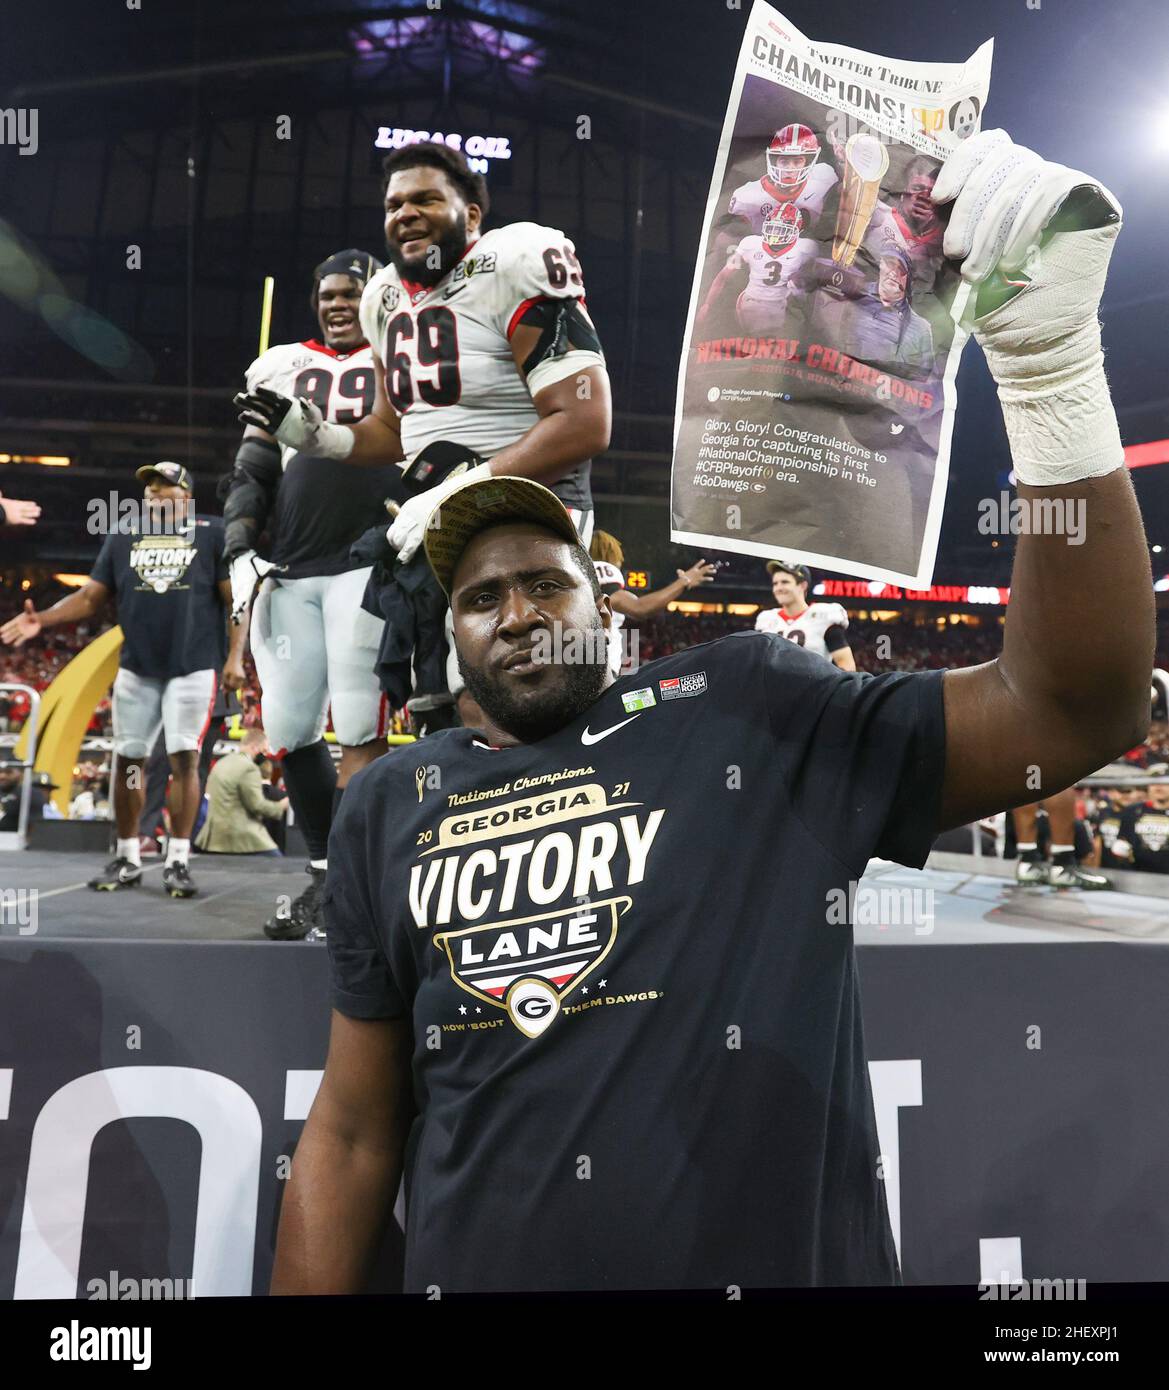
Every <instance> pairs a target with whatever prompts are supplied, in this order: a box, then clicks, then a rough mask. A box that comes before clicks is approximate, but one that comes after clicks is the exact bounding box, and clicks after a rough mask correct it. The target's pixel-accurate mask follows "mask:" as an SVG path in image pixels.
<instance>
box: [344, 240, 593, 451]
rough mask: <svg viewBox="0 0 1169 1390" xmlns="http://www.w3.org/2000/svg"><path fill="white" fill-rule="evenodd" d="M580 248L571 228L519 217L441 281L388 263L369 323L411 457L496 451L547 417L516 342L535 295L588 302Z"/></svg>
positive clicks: (366, 305) (365, 306)
mask: <svg viewBox="0 0 1169 1390" xmlns="http://www.w3.org/2000/svg"><path fill="white" fill-rule="evenodd" d="M584 293H585V290H584V279H583V277H582V274H581V268H580V262H579V261H578V260H577V258H576V249H575V247H574V246H573V244H572V242H571V241H570V240H569V238H568V237H566V236H565V235H564V233H563V232H561V231H558V230H557V229H556V228H554V227H542V226H540V225H539V224H538V223H535V222H513V223H511V224H510V225H509V226H506V227H498V228H496V229H495V230H494V231H490V232H487V233H485V234H484V235H483V236H481V237H479V238H478V240H476V241H474V242H472V243H471V245H470V246H469V247H468V248H467V250H466V252H465V253H464V255H463V257H462V259H461V260H460V261H459V262H458V264H457V265H455V266H454V267H453V268H452V269H451V271H450V272H449V273H448V274H447V275H445V276H444V277H443V279H442V280H440V281H439V282H438V284H437V285H434V286H431V287H430V288H425V287H423V286H420V285H414V284H411V283H404V282H403V281H402V279H401V277H400V276H399V274H398V271H397V270H396V268H395V267H394V266H392V265H388V266H386V267H385V269H384V270H380V271H379V272H378V273H377V274H376V275H375V276H374V277H373V279H372V280H370V282H369V284H368V285H366V287H365V292H364V294H363V295H362V299H361V325H362V330H363V331H364V333H365V335H366V337H367V338H368V339H369V341H370V342H371V343H372V344H373V345H374V350H375V351H376V352H377V355H378V357H380V359H381V361H382V364H383V366H384V368H385V386H386V395H387V397H388V398H389V402H390V404H391V405H392V406H393V407H394V409H395V410H396V411H397V412H398V414H399V415H400V416H401V417H402V446H403V450H404V452H405V455H406V458H407V459H412V458H413V457H414V455H415V454H417V453H418V451H419V450H420V449H423V448H425V446H426V445H427V444H430V443H432V442H433V441H434V440H436V439H450V440H456V441H457V442H458V443H460V444H464V445H466V446H467V447H468V448H469V449H474V450H475V452H476V453H478V454H480V455H481V456H482V457H483V458H490V457H491V456H492V455H493V454H497V453H499V451H500V450H501V449H505V448H506V447H507V446H508V445H509V444H514V443H515V441H516V440H517V439H519V438H520V437H521V435H523V434H524V433H526V431H527V430H529V429H531V427H532V426H533V425H534V424H535V423H536V421H537V419H538V418H539V417H538V415H537V413H536V407H535V406H534V405H533V403H532V396H531V392H530V391H529V390H528V387H527V385H526V384H525V382H524V380H523V378H522V377H521V376H520V373H519V371H518V369H517V367H516V364H515V359H514V358H513V357H512V355H511V344H510V339H511V336H512V333H513V332H514V331H515V328H516V325H517V324H518V322H519V319H520V316H521V314H522V313H523V311H524V310H525V309H526V308H527V307H528V305H529V304H530V303H531V301H532V300H535V299H578V300H581V301H582V302H583V299H584Z"/></svg>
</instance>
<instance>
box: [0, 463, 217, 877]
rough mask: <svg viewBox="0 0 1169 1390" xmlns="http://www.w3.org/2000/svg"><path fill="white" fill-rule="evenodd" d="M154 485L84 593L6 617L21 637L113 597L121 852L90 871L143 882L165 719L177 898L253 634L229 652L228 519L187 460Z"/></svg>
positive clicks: (113, 537)
mask: <svg viewBox="0 0 1169 1390" xmlns="http://www.w3.org/2000/svg"><path fill="white" fill-rule="evenodd" d="M135 477H137V478H138V479H139V481H141V482H144V483H145V484H146V491H145V498H144V504H143V507H142V512H141V523H140V524H139V525H137V526H134V527H128V528H126V529H121V528H111V530H110V531H109V534H108V535H107V536H106V539H105V542H104V543H103V545H102V548H101V551H100V553H99V554H98V557H97V562H96V564H95V565H94V567H93V571H92V573H91V574H90V577H89V579H88V580H87V581H86V582H85V584H83V585H82V587H81V588H80V589H78V590H77V592H76V593H73V594H70V595H69V596H68V598H64V599H62V600H61V601H60V603H55V604H54V605H53V606H52V607H51V608H48V609H46V610H45V611H44V612H41V613H38V612H37V611H36V610H35V608H34V606H33V604H32V603H31V602H29V603H26V604H25V611H24V612H23V613H21V614H20V615H19V616H18V617H15V618H13V619H12V620H11V621H10V622H8V623H6V624H5V625H4V627H3V628H0V640H3V641H4V642H9V643H12V644H13V645H15V646H20V645H22V644H23V643H24V642H27V641H28V640H29V639H30V638H32V637H35V636H36V635H37V633H39V632H40V631H41V630H42V629H43V628H47V627H56V626H57V625H58V624H59V623H76V622H84V621H86V620H88V619H90V618H92V617H93V616H94V614H96V613H97V612H99V611H100V610H101V608H102V606H103V605H104V604H105V602H106V600H107V599H108V598H110V597H111V595H112V596H113V598H114V601H115V604H116V606H117V612H118V621H119V623H120V624H121V628H122V635H123V640H122V653H121V663H120V665H119V668H118V675H117V678H116V679H115V681H114V691H113V700H112V706H113V710H112V712H113V724H114V752H115V753H116V755H117V759H118V777H117V780H116V782H115V783H114V817H115V820H116V822H117V831H118V843H117V849H116V852H115V854H114V858H113V859H112V860H111V861H110V863H109V864H107V865H106V867H105V869H104V870H103V871H102V872H101V873H100V874H98V875H96V876H95V877H94V878H92V879H91V880H90V882H89V886H90V887H91V888H96V889H103V890H106V891H114V890H116V889H120V888H132V887H135V886H136V885H137V884H139V883H140V882H141V879H142V861H141V858H140V854H139V845H138V818H139V816H140V815H141V813H142V803H143V800H144V798H145V795H146V781H145V775H144V765H145V763H146V760H147V759H148V758H149V756H150V750H151V749H152V748H153V746H154V742H155V739H156V738H157V737H158V733H159V730H160V729H161V730H162V732H163V735H164V737H165V740H166V751H167V757H168V759H169V761H170V769H171V789H170V798H169V807H170V823H171V833H170V837H169V839H168V841H167V851H166V865H165V867H164V869H163V875H162V882H163V886H164V888H165V889H166V891H167V893H168V894H169V895H170V896H171V897H172V898H189V897H192V896H194V894H195V891H196V889H195V885H194V883H193V882H192V880H191V875H190V870H189V868H188V859H189V855H190V849H191V830H192V827H193V826H194V824H195V816H196V814H197V812H198V809H199V801H200V796H201V793H200V789H199V750H200V748H201V747H202V743H203V738H204V735H205V734H206V732H207V726H208V724H209V722H210V718H211V708H212V706H213V705H214V703H215V695H216V689H217V685H218V680H219V673H220V669H221V668H222V669H223V679H224V684H225V685H228V686H229V687H230V688H232V689H236V688H238V686H239V685H240V683H241V681H242V668H241V666H240V661H239V658H240V653H241V649H242V644H243V633H242V630H241V631H237V632H236V633H234V634H233V636H232V640H231V652H230V655H229V653H228V636H227V615H228V610H229V608H230V604H231V586H230V585H229V583H228V578H227V566H226V565H225V563H224V560H223V526H222V523H221V522H220V521H219V520H218V519H217V518H214V517H200V516H196V515H195V500H194V495H193V486H192V482H191V475H190V474H189V473H188V472H187V470H186V469H185V468H184V467H183V466H182V465H181V464H179V463H171V462H164V463H157V464H151V465H147V466H146V467H144V468H139V469H138V471H137V473H136V474H135Z"/></svg>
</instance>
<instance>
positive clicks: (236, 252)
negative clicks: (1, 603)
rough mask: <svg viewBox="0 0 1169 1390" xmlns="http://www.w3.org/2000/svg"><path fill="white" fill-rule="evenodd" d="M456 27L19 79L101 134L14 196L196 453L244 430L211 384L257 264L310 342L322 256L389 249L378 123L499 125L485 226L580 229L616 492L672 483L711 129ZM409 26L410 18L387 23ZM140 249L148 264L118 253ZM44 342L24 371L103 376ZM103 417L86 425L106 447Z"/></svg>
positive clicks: (283, 320) (532, 46)
mask: <svg viewBox="0 0 1169 1390" xmlns="http://www.w3.org/2000/svg"><path fill="white" fill-rule="evenodd" d="M511 8H512V10H513V11H515V12H518V10H519V9H520V8H521V7H511ZM523 8H526V9H527V10H528V11H529V12H530V11H531V8H532V7H530V6H529V7H523ZM414 9H416V10H418V9H421V10H423V11H424V10H425V7H424V6H423V7H417V6H416V7H414ZM454 9H455V10H456V11H457V9H458V7H454ZM334 18H337V16H334ZM341 18H343V19H344V20H345V22H346V23H350V22H352V24H353V25H354V26H357V25H359V24H360V23H364V24H365V25H366V26H367V28H366V29H365V30H364V31H362V32H364V33H368V32H369V30H368V25H369V24H370V23H371V22H373V21H371V19H370V12H368V11H367V12H364V13H363V15H361V16H357V15H353V14H350V15H346V16H342V17H341ZM503 18H504V27H505V28H506V29H509V30H510V29H512V28H521V29H524V30H526V32H525V33H524V35H523V37H524V38H525V39H527V40H529V42H528V43H527V46H526V47H523V48H522V52H523V53H524V54H527V55H529V56H533V55H539V57H540V59H541V61H543V59H544V58H545V57H546V56H547V55H548V54H549V53H550V52H552V51H554V47H555V45H554V44H553V43H552V41H551V40H552V38H553V37H554V36H552V35H548V34H546V33H544V32H543V31H540V30H537V29H535V28H533V27H532V25H531V24H526V25H525V23H524V21H523V19H522V17H521V16H519V15H518V13H513V14H512V15H511V16H504V17H503ZM394 23H396V24H398V25H399V26H401V25H404V24H406V23H407V20H405V19H401V18H398V19H395V20H394ZM444 23H445V28H444V30H443V32H442V34H441V35H438V34H437V33H436V34H435V35H434V36H432V41H429V42H425V43H415V42H411V43H407V42H400V43H396V42H386V43H384V44H383V45H382V46H381V47H380V48H378V49H377V50H376V51H374V52H371V53H367V54H365V55H363V56H361V57H358V58H355V57H354V56H353V52H352V50H351V49H347V50H330V49H320V50H317V51H316V52H314V53H311V54H308V53H300V54H288V55H280V56H278V57H277V58H272V57H271V56H270V57H269V58H267V59H264V60H260V61H259V62H255V61H252V62H250V63H248V62H236V61H234V60H228V61H224V62H222V63H217V62H216V61H214V60H213V61H209V62H207V63H205V64H203V65H201V66H200V68H199V69H198V70H197V75H198V78H199V80H198V81H197V82H195V81H194V80H193V79H194V77H195V76H196V71H195V70H194V69H190V68H188V69H186V70H180V69H177V68H175V67H172V66H169V65H164V66H160V67H158V68H156V69H155V70H154V71H153V72H149V73H147V72H143V71H137V72H133V73H130V74H128V75H127V76H126V78H125V80H124V81H120V80H119V78H118V76H117V74H109V75H107V76H104V77H102V78H100V79H96V80H89V79H83V80H82V81H81V82H79V83H77V84H74V85H73V86H72V87H71V86H70V84H68V83H62V84H56V86H55V87H54V89H53V90H49V89H48V88H45V89H43V90H42V91H41V92H40V94H37V93H36V92H35V91H34V89H32V88H30V89H29V91H28V94H27V95H28V96H29V97H30V98H31V97H32V96H33V95H36V96H37V100H38V101H40V102H42V104H43V105H45V106H48V105H50V104H52V103H54V102H76V101H78V100H80V99H81V98H82V97H83V96H84V104H85V105H86V106H87V107H89V108H90V111H89V116H88V118H87V120H86V121H85V123H84V124H83V125H82V126H80V127H75V128H81V129H84V130H86V131H87V132H88V134H87V135H86V136H85V137H84V138H75V139H72V140H70V141H69V142H68V143H67V144H64V145H59V146H56V147H53V146H49V147H46V146H45V145H44V144H42V149H41V151H40V157H39V158H38V159H36V160H29V161H24V160H15V161H8V163H7V170H6V172H7V179H6V182H7V185H8V187H7V188H6V189H5V197H4V201H5V204H6V206H7V207H9V208H12V209H17V210H18V215H17V216H15V217H14V218H13V221H14V222H15V224H16V226H17V229H18V232H19V234H20V235H21V237H22V238H23V239H24V240H25V241H26V243H27V244H28V245H29V246H30V247H31V248H33V249H34V250H35V251H36V252H37V253H38V254H39V255H40V256H41V257H42V258H43V259H44V261H46V262H47V263H48V264H49V265H51V266H52V267H53V269H54V270H55V271H56V273H57V275H58V276H59V278H60V279H61V281H62V282H63V283H64V284H65V285H66V287H67V289H68V291H69V293H70V294H71V295H72V296H73V297H74V298H75V299H76V300H78V301H79V302H81V303H84V304H86V305H87V306H89V308H91V309H93V310H96V311H97V312H98V313H100V314H102V315H103V316H105V317H106V318H108V319H109V320H111V321H112V322H113V323H115V324H117V325H118V326H119V327H120V328H121V329H123V330H124V331H125V332H126V333H127V334H128V335H129V336H130V337H131V338H133V339H134V340H135V341H136V342H138V343H140V344H142V345H143V347H144V348H145V349H146V350H147V352H148V353H150V354H151V356H152V358H153V360H154V361H155V364H156V371H155V376H154V382H155V384H157V385H162V386H170V387H173V388H176V390H175V395H174V396H173V397H172V398H171V407H172V409H170V410H167V411H166V412H165V413H166V415H167V416H168V418H170V419H171V421H172V424H173V427H174V428H176V429H180V428H181V429H182V432H183V434H184V436H185V439H186V442H187V443H188V444H189V445H190V448H191V451H192V455H193V458H195V459H196V460H197V459H198V456H199V455H200V454H201V453H203V452H204V451H205V450H210V449H215V450H216V451H218V453H219V456H220V457H222V449H223V447H224V443H225V441H226V439H227V438H228V437H229V436H231V435H233V434H234V432H235V431H234V422H233V421H231V419H230V412H229V411H228V410H226V409H224V411H223V413H222V414H221V415H219V416H218V419H217V418H216V416H217V412H218V402H217V400H216V398H215V396H214V394H213V392H214V389H215V388H227V387H229V386H230V385H231V384H233V383H234V382H235V381H236V380H237V378H238V374H239V372H240V371H241V370H242V368H243V367H244V366H245V365H246V363H247V361H248V360H249V359H250V357H251V356H252V355H253V354H254V349H255V338H256V326H257V320H258V311H259V291H260V284H261V280H262V278H263V276H264V275H266V274H271V275H274V276H275V277H276V281H277V294H276V312H275V319H274V323H273V340H274V341H281V340H282V339H283V340H287V339H288V338H290V337H293V338H294V337H299V336H301V335H302V334H305V333H307V332H310V331H311V329H312V325H311V321H310V320H309V318H308V314H307V306H306V303H305V287H306V285H307V280H308V276H309V271H310V267H311V266H312V265H313V264H315V263H316V261H318V260H319V259H320V258H321V257H322V256H323V255H324V254H326V253H328V252H329V251H332V250H335V249H336V248H337V247H338V246H343V245H366V246H369V247H371V249H373V248H380V246H381V226H380V224H381V216H380V206H379V204H380V199H379V195H378V176H379V166H380V156H381V154H382V152H383V151H382V150H380V149H378V148H377V147H376V145H375V139H376V137H377V135H378V131H379V129H380V128H382V127H390V128H393V127H402V128H409V129H413V130H428V131H436V130H437V131H442V132H444V133H449V132H460V133H462V134H464V135H467V134H470V133H472V132H479V133H482V134H485V135H489V136H490V135H502V136H506V137H507V139H508V142H509V149H510V154H511V157H510V158H509V159H507V160H502V159H501V160H497V161H492V162H491V165H490V168H489V172H488V182H489V186H490V187H491V190H492V195H493V200H494V211H493V216H492V221H493V222H499V221H511V220H517V219H528V220H533V221H541V222H547V223H550V224H551V225H554V226H559V227H563V228H564V229H565V231H566V232H568V234H569V235H571V236H572V237H573V239H574V240H575V242H576V243H577V245H578V247H579V248H580V249H581V253H582V258H583V259H584V262H585V266H586V274H587V277H588V284H589V303H590V308H592V309H593V312H594V315H595V317H596V318H597V320H598V323H599V325H600V326H601V329H602V333H603V340H604V342H605V347H606V352H607V355H608V357H609V360H610V368H611V373H612V375H613V379H614V395H615V398H616V401H617V403H618V405H620V406H626V407H628V409H626V410H623V411H622V412H621V414H620V417H619V420H618V423H617V427H616V429H615V431H614V439H613V447H612V449H611V451H610V453H609V455H608V456H607V460H606V464H605V476H604V482H603V488H604V490H605V491H606V492H609V491H613V492H623V493H630V494H646V493H647V492H652V493H660V492H661V490H662V488H663V486H664V481H665V477H666V475H667V474H668V467H667V462H666V461H667V459H668V451H669V447H670V446H669V437H670V426H669V418H668V417H669V415H670V413H671V411H672V405H673V399H672V393H673V382H674V376H675V372H676V366H677V352H678V349H679V346H680V343H681V337H682V331H683V327H684V319H685V309H686V302H687V298H688V292H689V283H690V277H691V274H692V270H693V257H694V252H695V247H696V243H697V237H698V232H699V227H700V221H701V211H702V208H703V207H704V206H705V201H706V194H707V183H708V173H707V171H708V170H709V167H710V161H711V159H712V158H713V153H714V145H715V140H716V127H717V122H714V121H708V120H706V119H705V118H704V117H702V116H701V115H697V114H695V113H693V112H691V113H687V112H684V111H678V110H673V109H672V108H670V107H669V106H666V105H663V104H661V103H658V102H655V101H653V100H652V99H651V98H649V97H646V96H643V95H640V94H639V93H638V91H637V90H636V89H630V88H627V89H625V90H619V89H617V88H614V87H610V86H607V85H606V84H605V83H604V82H601V81H593V80H591V79H589V78H586V77H584V76H581V75H578V74H579V73H580V72H581V71H583V69H582V68H578V69H577V70H576V71H574V72H565V73H563V74H559V73H556V72H551V71H545V70H543V69H542V68H537V67H536V65H535V63H534V62H533V63H527V64H517V63H516V62H515V61H514V58H515V52H516V49H515V46H514V45H513V46H512V47H511V48H508V47H507V46H506V45H504V44H502V43H498V44H496V45H495V46H494V47H493V46H492V45H491V44H490V43H489V42H487V41H486V39H485V36H484V34H483V33H482V32H481V26H480V28H479V29H477V28H475V27H474V25H473V24H472V22H471V21H470V20H464V19H461V18H460V17H459V16H458V14H457V13H456V14H455V15H454V17H453V18H451V19H450V20H449V21H444ZM380 32H381V34H382V37H383V38H385V37H386V32H387V31H380ZM407 32H408V31H407V30H405V29H402V28H401V27H399V29H398V31H397V34H396V37H397V38H402V37H404V35H405V34H406V33H407ZM391 37H394V36H391ZM440 38H441V42H440ZM342 58H343V59H344V61H340V59H342ZM438 73H441V75H442V81H441V82H439V83H436V81H435V77H436V75H437V74H438ZM176 84H178V85H176ZM95 88H100V89H101V90H100V100H98V101H96V102H95V100H94V98H95V97H97V96H98V95H99V92H98V91H95ZM160 88H165V89H167V90H168V91H169V92H170V94H171V95H170V98H169V100H168V101H167V103H166V106H165V108H163V109H165V111H166V121H167V123H166V125H160V124H158V122H157V120H156V119H154V118H152V116H151V115H148V112H150V111H152V110H153V112H154V113H156V112H157V110H158V109H159V108H158V106H157V105H154V106H153V108H152V107H151V106H150V104H149V103H148V104H147V105H146V106H145V107H144V105H143V102H144V99H145V98H148V97H150V96H151V95H153V96H154V97H157V96H158V95H159V89H160ZM94 105H96V106H98V107H99V108H100V113H99V114H97V115H96V116H95V115H94V112H93V110H92V107H93V106H94ZM279 116H287V117H289V118H290V119H291V134H292V138H291V139H287V140H281V139H280V138H278V133H277V117H279ZM585 118H587V122H586V121H585ZM42 121H43V117H42ZM683 126H684V127H685V129H686V131H687V135H688V138H687V139H686V140H684V141H680V140H678V139H677V134H678V131H679V129H681V128H683ZM582 131H587V134H588V138H579V137H580V134H581V132H582ZM703 146H708V147H709V148H702V147H703ZM134 245H137V246H140V247H141V248H142V249H141V261H142V264H141V268H140V269H138V270H130V269H128V268H127V257H128V251H127V248H128V247H130V246H134ZM183 325H185V331H184V328H183V327H182V326H183ZM25 327H26V328H27V324H26V325H25ZM46 349H47V350H46V353H45V355H44V357H41V358H37V359H36V360H35V361H30V364H29V368H28V375H30V376H33V375H35V376H36V377H39V378H52V377H73V378H77V377H82V378H88V379H89V380H91V381H92V380H95V379H97V378H99V377H101V376H102V375H103V374H102V373H101V372H100V371H99V370H98V369H97V368H96V367H94V366H93V365H91V364H87V363H85V362H84V361H83V360H80V359H78V358H76V357H74V356H73V355H72V354H70V353H69V352H68V350H67V349H62V348H60V347H59V346H57V345H55V344H53V343H51V342H50V343H48V344H46ZM54 353H55V358H54ZM54 361H55V362H56V364H57V365H56V367H55V368H54V366H53V362H54ZM11 385H12V382H11V380H10V382H9V386H10V387H11ZM185 387H189V388H193V391H192V392H191V393H190V394H188V392H187V391H186V390H185V389H183V388H185ZM20 394H21V393H20V392H19V391H17V392H15V393H13V392H11V390H10V391H9V392H6V395H7V396H8V401H9V405H8V408H7V409H6V410H5V411H4V414H5V415H7V416H9V417H10V418H11V417H13V416H19V417H21V418H22V419H24V420H27V421H31V419H32V418H33V416H34V413H35V408H34V407H33V405H32V404H31V402H30V403H28V404H27V405H26V406H24V407H23V408H22V405H21V403H20V400H19V396H20ZM167 394H168V395H169V394H170V393H167ZM224 399H225V400H226V396H225V397H224ZM56 413H58V414H59V413H60V412H56ZM102 413H103V414H104V413H106V412H102ZM90 418H91V419H92V418H93V417H92V416H91V417H90ZM111 428H112V426H111V425H110V424H108V423H107V422H102V421H101V420H100V418H99V419H97V420H95V423H94V426H93V433H94V441H95V444H97V445H98V446H99V448H98V452H100V453H104V452H105V449H104V448H101V447H100V443H101V437H102V435H103V434H109V432H110V429H111ZM159 428H160V429H161V428H162V427H161V426H160V427H159ZM221 430H222V431H223V434H222V435H221V433H220V431H221ZM205 432H206V437H204V435H205ZM110 442H111V443H112V440H111V441H110ZM128 442H129V441H128V440H127V441H121V442H120V443H119V448H123V445H124V444H125V443H128ZM144 442H145V441H144ZM156 442H157V440H151V441H149V443H148V448H147V451H148V452H149V450H150V448H152V447H154V446H155V444H156ZM176 443H177V441H176ZM173 447H176V445H175V444H172V448H173ZM123 457H124V452H123Z"/></svg>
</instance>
